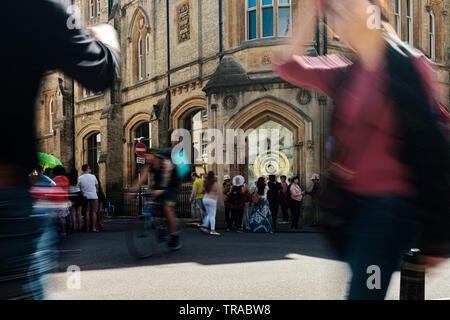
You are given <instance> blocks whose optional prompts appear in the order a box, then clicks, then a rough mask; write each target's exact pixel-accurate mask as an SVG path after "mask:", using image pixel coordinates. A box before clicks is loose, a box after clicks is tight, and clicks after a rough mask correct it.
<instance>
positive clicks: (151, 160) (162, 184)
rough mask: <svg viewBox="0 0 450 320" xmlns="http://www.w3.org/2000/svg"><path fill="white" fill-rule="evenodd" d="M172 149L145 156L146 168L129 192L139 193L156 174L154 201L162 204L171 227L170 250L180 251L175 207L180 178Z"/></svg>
mask: <svg viewBox="0 0 450 320" xmlns="http://www.w3.org/2000/svg"><path fill="white" fill-rule="evenodd" d="M171 150H172V149H171V148H167V149H159V150H158V149H150V150H149V153H148V154H146V155H145V162H146V164H145V166H144V167H143V168H142V171H141V177H140V179H137V180H136V181H135V182H134V184H133V186H132V187H131V188H130V190H129V192H131V193H137V192H139V189H140V187H141V186H142V185H143V184H145V183H146V182H147V181H148V178H149V176H150V173H153V174H154V179H153V180H154V181H153V187H152V190H153V191H152V200H153V201H155V202H158V203H160V204H161V206H162V208H163V211H164V214H165V215H166V217H167V223H168V225H169V231H170V240H169V243H168V246H169V248H171V249H172V250H179V249H180V248H181V245H180V235H179V234H178V232H177V226H176V217H175V210H174V207H175V205H176V201H177V195H178V186H179V178H178V175H177V172H176V168H175V165H174V163H173V162H172V160H171Z"/></svg>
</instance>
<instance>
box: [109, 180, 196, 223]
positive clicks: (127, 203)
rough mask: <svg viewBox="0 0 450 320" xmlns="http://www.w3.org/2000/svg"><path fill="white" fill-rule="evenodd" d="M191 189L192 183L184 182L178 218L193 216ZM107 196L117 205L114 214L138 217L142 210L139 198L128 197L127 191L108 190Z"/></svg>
mask: <svg viewBox="0 0 450 320" xmlns="http://www.w3.org/2000/svg"><path fill="white" fill-rule="evenodd" d="M191 191H192V184H191V183H189V182H184V183H182V184H181V185H180V189H179V193H178V198H177V205H176V207H175V213H176V215H177V217H178V218H191V216H192V209H191V204H190V203H189V197H190V195H191ZM107 198H108V199H110V200H111V201H112V203H113V205H114V207H115V213H114V216H124V217H136V216H137V215H139V214H140V212H141V211H142V209H141V208H140V204H139V200H138V199H128V198H127V197H125V191H120V192H108V194H107Z"/></svg>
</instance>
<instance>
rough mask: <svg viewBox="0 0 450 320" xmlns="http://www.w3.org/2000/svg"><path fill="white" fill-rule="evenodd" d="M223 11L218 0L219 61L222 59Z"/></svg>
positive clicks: (220, 1) (220, 0)
mask: <svg viewBox="0 0 450 320" xmlns="http://www.w3.org/2000/svg"><path fill="white" fill-rule="evenodd" d="M222 52H223V9H222V0H219V56H220V60H222V58H223V54H222Z"/></svg>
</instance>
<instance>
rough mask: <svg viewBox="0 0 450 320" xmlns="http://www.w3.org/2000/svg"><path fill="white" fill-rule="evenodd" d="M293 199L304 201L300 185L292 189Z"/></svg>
mask: <svg viewBox="0 0 450 320" xmlns="http://www.w3.org/2000/svg"><path fill="white" fill-rule="evenodd" d="M291 199H292V200H296V201H302V199H303V195H302V189H301V188H300V186H299V185H298V184H295V183H294V184H293V185H292V187H291Z"/></svg>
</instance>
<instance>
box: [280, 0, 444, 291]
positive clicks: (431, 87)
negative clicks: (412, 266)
mask: <svg viewBox="0 0 450 320" xmlns="http://www.w3.org/2000/svg"><path fill="white" fill-rule="evenodd" d="M374 4H375V5H377V6H378V8H379V9H380V18H381V19H380V20H381V25H380V28H368V23H367V21H368V20H367V19H368V15H367V12H369V11H368V10H369V9H370V8H369V7H370V6H372V5H374ZM305 9H306V10H305ZM305 9H304V10H302V11H303V12H307V14H308V15H309V17H308V18H305V16H302V17H301V19H297V21H298V26H297V27H296V28H295V29H296V30H297V31H296V32H295V33H294V36H293V37H292V41H291V43H290V46H289V48H283V49H282V50H280V51H279V52H278V53H276V56H275V57H273V58H272V62H273V65H274V69H275V72H276V73H278V74H279V75H280V76H281V77H282V78H283V79H285V80H287V81H289V82H291V83H292V84H294V85H297V86H300V87H304V88H309V89H313V90H317V91H320V92H321V93H323V94H326V95H328V96H329V97H331V98H332V99H333V100H334V101H335V102H336V105H335V108H334V113H333V117H332V124H331V137H330V139H329V142H328V144H327V161H326V171H325V175H326V177H327V183H326V187H325V189H324V190H323V195H322V196H321V199H320V201H321V206H323V207H324V208H326V209H327V211H328V213H327V214H328V215H329V216H330V218H329V219H325V220H324V223H325V224H326V225H327V226H328V227H327V228H328V233H327V234H328V236H329V239H330V240H331V241H330V243H331V244H332V245H333V247H334V248H336V249H337V252H338V253H339V254H340V255H341V257H343V258H344V259H345V260H346V261H347V262H348V263H349V265H350V267H351V270H352V274H353V275H352V281H351V284H350V289H349V293H348V298H349V299H383V298H384V297H385V295H386V291H387V288H388V285H389V281H390V279H391V275H392V273H393V272H394V271H395V270H397V268H398V266H399V262H400V257H401V255H402V253H404V252H405V251H407V250H408V249H409V248H410V247H411V245H419V246H420V249H421V250H422V252H423V254H424V255H423V256H422V260H423V261H424V263H425V264H430V265H432V264H435V263H436V261H438V262H439V259H438V258H436V257H439V256H443V255H445V254H449V253H450V234H449V232H448V230H449V228H450V221H449V220H450V215H449V214H448V208H449V207H450V203H449V198H450V197H449V196H448V195H449V177H450V168H449V165H450V157H449V142H448V124H449V116H448V113H447V112H446V111H445V109H444V108H443V107H441V106H439V103H438V102H437V97H438V94H437V90H436V89H435V84H436V75H435V74H434V71H433V70H434V69H433V66H432V63H431V62H430V61H429V60H428V59H427V58H426V57H425V56H424V55H423V54H422V53H421V52H419V51H418V50H414V49H413V48H410V47H409V46H408V45H406V44H404V43H402V42H401V40H400V39H399V37H398V35H397V34H396V33H395V30H394V28H393V27H392V26H391V25H390V24H389V18H388V14H387V11H386V10H385V9H386V4H385V2H384V1H382V0H372V1H368V0H340V1H329V0H321V1H312V0H308V1H305ZM319 10H321V11H322V13H323V14H325V15H326V16H327V18H328V26H329V27H330V29H331V30H332V31H333V32H334V33H335V34H337V36H339V38H340V40H341V41H342V42H343V43H346V44H348V45H349V47H350V48H352V49H353V50H354V51H355V53H356V56H357V60H356V62H354V63H353V62H351V61H349V60H348V59H346V58H344V57H342V56H340V55H336V54H334V55H326V56H320V57H307V56H299V55H294V50H297V49H298V48H299V47H301V44H304V43H305V42H306V41H308V37H309V35H310V34H312V31H313V28H314V26H315V21H316V19H317V17H318V12H319ZM444 130H446V131H444ZM322 176H323V175H322ZM331 217H332V219H331ZM331 223H332V224H331ZM417 227H419V228H417ZM417 229H418V230H420V231H421V233H420V242H419V243H416V244H414V243H415V241H414V238H416V235H415V232H414V230H417ZM429 255H432V256H433V258H430V257H429ZM441 261H442V260H441ZM372 265H376V266H378V267H379V268H380V270H381V275H380V277H381V278H380V281H379V283H380V288H379V289H376V290H370V288H368V286H367V270H368V269H367V268H368V267H369V266H372Z"/></svg>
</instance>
